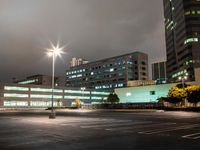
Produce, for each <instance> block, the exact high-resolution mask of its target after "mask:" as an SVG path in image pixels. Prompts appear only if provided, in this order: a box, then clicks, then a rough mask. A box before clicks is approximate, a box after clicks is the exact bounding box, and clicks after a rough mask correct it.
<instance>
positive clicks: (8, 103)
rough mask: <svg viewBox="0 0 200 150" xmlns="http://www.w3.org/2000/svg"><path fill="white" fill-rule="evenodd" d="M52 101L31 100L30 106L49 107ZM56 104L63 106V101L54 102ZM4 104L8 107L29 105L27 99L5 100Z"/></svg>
mask: <svg viewBox="0 0 200 150" xmlns="http://www.w3.org/2000/svg"><path fill="white" fill-rule="evenodd" d="M51 105H52V102H51V101H47V102H44V101H30V106H44V107H48V106H51ZM53 105H54V106H62V105H63V104H62V102H54V103H53ZM3 106H7V107H9V106H10V107H14V106H29V104H28V102H27V101H4V102H3Z"/></svg>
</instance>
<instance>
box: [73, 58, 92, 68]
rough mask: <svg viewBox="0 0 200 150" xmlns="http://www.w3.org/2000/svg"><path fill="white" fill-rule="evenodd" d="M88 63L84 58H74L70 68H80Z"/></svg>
mask: <svg viewBox="0 0 200 150" xmlns="http://www.w3.org/2000/svg"><path fill="white" fill-rule="evenodd" d="M87 63H88V61H87V60H85V59H82V58H72V60H71V61H70V67H75V66H79V65H82V64H87Z"/></svg>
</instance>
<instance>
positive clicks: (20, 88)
mask: <svg viewBox="0 0 200 150" xmlns="http://www.w3.org/2000/svg"><path fill="white" fill-rule="evenodd" d="M4 90H8V91H28V90H29V89H28V88H26V87H17V86H5V87H4Z"/></svg>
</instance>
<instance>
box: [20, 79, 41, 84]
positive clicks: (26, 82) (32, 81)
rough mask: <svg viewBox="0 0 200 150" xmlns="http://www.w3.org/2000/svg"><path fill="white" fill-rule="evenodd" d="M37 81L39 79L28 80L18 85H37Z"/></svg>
mask: <svg viewBox="0 0 200 150" xmlns="http://www.w3.org/2000/svg"><path fill="white" fill-rule="evenodd" d="M37 81H38V79H33V80H26V81H21V82H18V84H30V83H35V82H37Z"/></svg>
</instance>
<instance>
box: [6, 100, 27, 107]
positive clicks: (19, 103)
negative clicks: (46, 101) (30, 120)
mask: <svg viewBox="0 0 200 150" xmlns="http://www.w3.org/2000/svg"><path fill="white" fill-rule="evenodd" d="M3 106H28V102H27V101H4V102H3Z"/></svg>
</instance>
